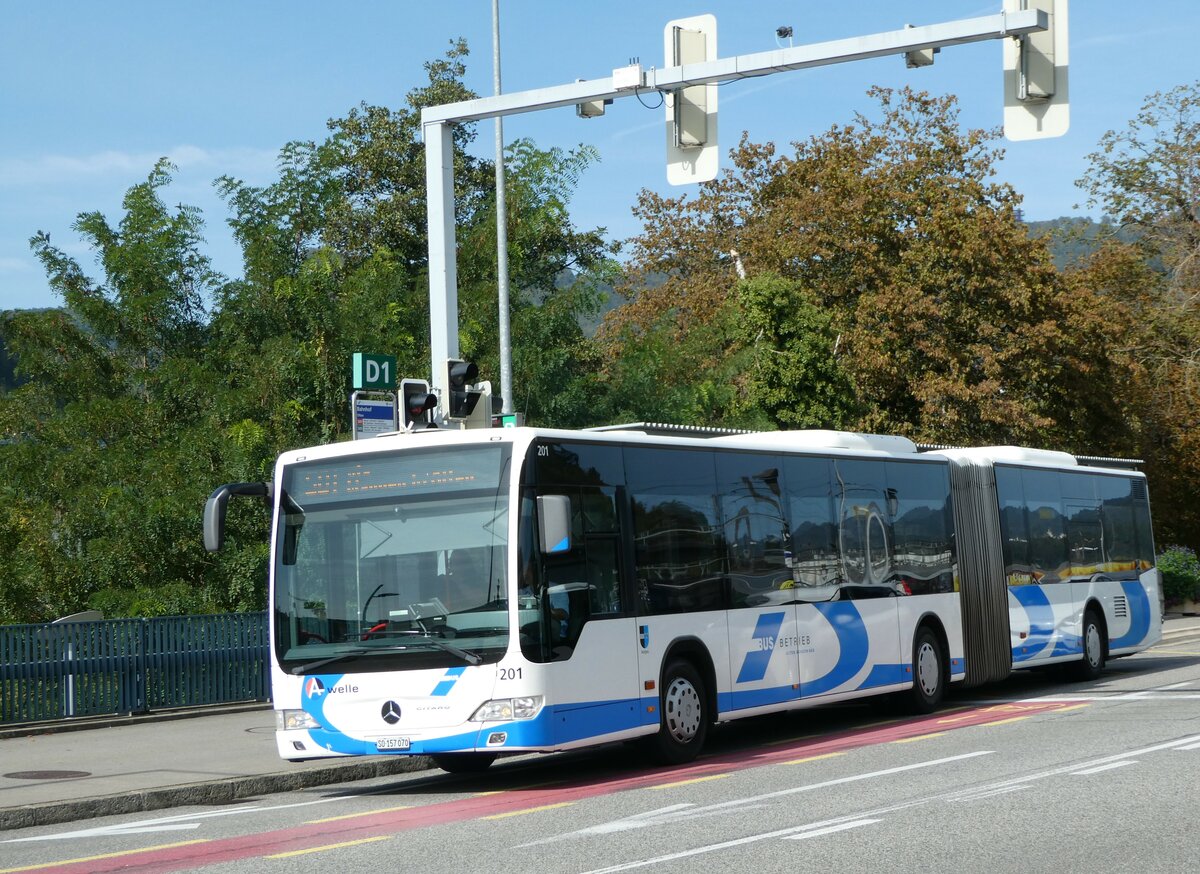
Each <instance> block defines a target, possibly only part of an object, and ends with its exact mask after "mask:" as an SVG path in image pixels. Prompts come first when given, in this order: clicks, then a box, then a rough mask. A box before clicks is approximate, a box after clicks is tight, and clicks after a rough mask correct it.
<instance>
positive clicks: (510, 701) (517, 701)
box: [471, 695, 542, 722]
mask: <svg viewBox="0 0 1200 874" xmlns="http://www.w3.org/2000/svg"><path fill="white" fill-rule="evenodd" d="M541 709H542V696H541V695H526V696H524V697H522V698H496V699H493V700H491V701H485V702H484V703H483V704H482V705H481V706H480V707H479V709H478V710H476V711H475V712H474V713H473V714H471V722H496V721H499V720H504V719H533V717H535V716H537V715H538V712H539V711H541Z"/></svg>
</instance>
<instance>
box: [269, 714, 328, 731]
mask: <svg viewBox="0 0 1200 874" xmlns="http://www.w3.org/2000/svg"><path fill="white" fill-rule="evenodd" d="M320 727H321V723H319V722H317V721H316V720H315V719H313V718H312V715H311V714H309V713H308V712H307V711H305V710H276V711H275V728H276V729H277V730H279V731H290V730H291V729H295V728H320Z"/></svg>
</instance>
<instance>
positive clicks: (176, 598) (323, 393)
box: [0, 42, 610, 621]
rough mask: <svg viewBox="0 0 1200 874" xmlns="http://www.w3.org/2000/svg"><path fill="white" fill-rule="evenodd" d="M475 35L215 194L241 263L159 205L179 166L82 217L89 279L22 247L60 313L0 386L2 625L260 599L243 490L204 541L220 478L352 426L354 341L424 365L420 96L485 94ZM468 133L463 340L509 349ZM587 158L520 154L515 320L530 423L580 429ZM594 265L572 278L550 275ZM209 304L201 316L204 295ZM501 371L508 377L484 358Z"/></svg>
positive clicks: (598, 254)
mask: <svg viewBox="0 0 1200 874" xmlns="http://www.w3.org/2000/svg"><path fill="white" fill-rule="evenodd" d="M465 58H466V46H465V44H463V43H462V42H456V43H452V44H451V47H450V49H449V51H448V52H447V54H446V56H445V57H444V58H442V59H439V60H436V61H433V62H430V63H429V64H427V65H426V72H427V74H428V82H427V83H426V84H424V85H422V86H421V87H418V88H416V89H414V90H413V91H412V92H410V93H409V95H408V97H407V100H406V102H405V104H404V106H403V107H402V108H400V109H398V110H390V109H387V108H383V107H373V106H366V105H362V106H359V107H356V108H354V109H352V110H351V111H350V112H349V114H348V115H347V116H346V117H344V118H341V119H335V120H332V121H331V122H330V123H329V130H330V134H329V136H328V138H327V139H326V140H325V141H323V142H320V143H316V142H294V143H289V144H287V145H286V146H284V148H283V149H282V150H281V151H280V154H279V163H278V174H277V178H276V179H275V180H274V181H273V182H271V183H270V184H268V185H264V186H251V185H247V184H246V183H244V182H242V181H240V180H237V179H233V178H230V177H222V178H220V179H218V180H217V182H216V185H217V188H218V190H219V191H220V193H221V194H222V195H223V196H224V198H225V200H226V202H227V204H228V205H229V210H230V217H229V224H230V227H231V228H232V230H233V233H234V237H235V239H236V240H237V242H238V243H239V244H240V246H241V249H242V256H243V275H242V276H241V277H240V278H238V279H235V280H229V279H227V278H225V277H222V276H219V275H217V274H216V273H214V272H213V270H212V268H211V265H210V263H209V260H208V258H207V256H206V255H205V254H204V252H203V238H202V233H203V222H202V219H201V216H200V214H199V213H198V211H196V210H195V209H193V208H191V207H187V206H178V207H168V206H167V205H166V203H165V202H164V196H163V195H164V191H165V189H166V187H167V186H168V185H169V183H170V179H171V169H172V168H171V167H170V165H168V164H167V163H166V162H160V163H159V164H158V165H157V166H155V168H154V169H153V171H152V172H151V173H150V175H149V177H148V178H147V179H146V181H144V182H142V183H139V184H137V185H134V186H133V187H132V188H130V189H129V192H128V194H127V195H126V197H125V200H124V202H123V204H122V213H121V217H120V219H119V220H118V221H117V222H116V223H115V224H112V223H110V222H109V220H108V219H107V218H106V217H105V216H103V215H101V214H100V213H95V212H93V213H83V214H81V215H80V216H79V218H78V220H77V222H76V224H75V230H76V231H77V232H78V233H79V235H80V236H81V237H82V238H83V240H84V242H85V243H87V244H88V246H89V247H90V248H91V249H92V251H93V252H94V253H95V256H96V266H97V269H98V271H99V277H100V278H99V279H93V278H92V277H91V276H89V275H88V273H87V271H85V269H84V268H83V267H82V266H81V265H80V264H79V263H78V262H77V261H76V260H75V259H74V258H73V257H71V256H70V255H68V254H67V253H66V252H64V251H63V250H62V249H61V248H59V247H57V246H55V245H52V244H51V243H50V240H49V238H48V237H46V236H45V235H40V234H39V235H38V236H36V237H35V238H34V239H33V240H32V245H33V248H34V251H35V253H36V254H37V256H38V257H39V259H40V260H41V262H42V264H43V266H44V268H45V270H46V274H47V276H48V277H49V280H50V283H51V286H52V287H53V288H54V290H55V291H56V292H57V293H58V294H59V295H60V296H61V297H62V299H63V302H64V304H65V306H64V307H63V308H61V309H53V310H45V311H40V312H23V313H18V314H15V315H13V316H12V317H11V318H9V319H7V321H6V325H5V331H4V335H5V339H6V344H7V347H8V349H9V350H11V352H12V353H13V354H14V355H15V356H16V357H17V359H18V362H19V372H18V376H20V377H21V378H23V379H25V380H27V382H25V384H23V385H21V386H19V387H17V388H15V389H14V390H11V391H8V392H6V393H5V394H3V395H0V465H2V466H3V469H4V470H5V473H6V477H5V478H4V481H2V482H0V550H3V554H4V555H5V562H4V565H3V568H2V569H0V621H39V620H46V619H51V618H54V617H55V616H59V615H64V614H66V613H70V612H75V611H77V610H80V609H84V608H88V607H91V608H97V609H101V610H103V611H104V612H105V614H106V615H109V616H120V615H155V614H163V613H185V612H203V611H225V610H244V609H256V608H261V607H262V605H263V603H264V596H265V581H266V574H265V569H266V560H267V554H266V549H267V547H266V541H267V535H268V533H269V532H268V530H267V514H266V513H265V511H264V509H263V507H262V506H261V505H256V504H252V503H250V502H245V501H240V502H234V504H233V505H232V506H231V507H230V515H229V519H228V529H227V533H228V538H227V547H226V549H225V550H223V551H222V552H221V553H218V554H217V555H215V556H210V555H208V554H207V553H205V552H204V551H203V549H202V547H201V543H200V523H201V518H200V517H201V510H202V508H203V505H204V501H205V498H206V497H207V496H208V494H209V493H210V492H211V491H212V489H213V488H214V487H215V486H216V485H218V484H220V483H222V482H227V481H234V480H257V479H269V478H270V477H271V474H272V465H273V462H274V459H275V457H276V456H277V455H278V453H279V452H281V451H282V450H284V449H287V448H291V447H296V446H305V445H312V444H315V443H323V442H328V441H334V440H339V439H344V438H345V437H346V436H347V435H346V432H347V430H348V425H349V414H348V409H347V400H348V397H349V389H350V385H349V381H350V373H349V370H350V368H349V362H350V358H351V354H352V353H353V352H354V351H364V350H366V351H374V352H386V353H388V354H393V355H396V356H397V358H398V361H399V366H400V369H401V372H404V373H410V374H414V375H421V374H428V372H429V366H430V363H429V360H428V351H427V350H428V348H429V337H428V331H429V327H428V325H429V320H428V292H427V288H428V277H427V275H426V274H427V269H426V241H425V205H424V146H423V143H422V142H421V131H420V109H421V107H422V106H426V105H430V104H433V103H441V102H446V101H451V100H463V99H467V98H470V97H473V96H474V95H473V94H471V92H470V91H469V90H468V89H467V88H466V87H465V86H464V84H463V82H462V77H463V74H464V72H465ZM473 136H474V133H473V129H472V128H471V127H470V126H462V127H459V128H456V130H455V132H454V141H455V163H456V172H457V186H458V187H457V190H456V213H457V218H458V221H459V226H460V230H459V234H460V241H461V242H462V248H461V252H460V264H459V273H460V276H461V277H462V278H463V282H462V284H461V288H460V306H461V309H462V314H463V319H462V323H463V336H462V338H461V345H462V346H463V348H464V350H467V351H469V352H470V353H471V354H472V355H474V356H477V357H479V358H480V359H481V360H484V361H494V360H495V359H496V357H497V351H496V336H495V329H494V323H495V321H496V316H495V309H496V297H495V280H494V276H495V272H496V265H495V255H494V252H495V244H494V241H495V217H496V210H495V205H494V191H493V183H494V170H493V168H492V166H491V164H490V162H488V161H484V160H481V159H479V158H475V157H471V156H470V155H468V154H467V153H466V151H465V147H466V146H467V145H469V143H470V141H471V139H472V137H473ZM595 158H596V155H595V153H594V151H592V150H590V149H587V148H583V147H581V148H580V149H578V150H575V151H569V152H568V151H562V150H540V149H538V148H537V147H536V146H535V145H534V144H532V143H529V142H524V141H521V142H517V143H515V144H513V145H512V146H511V147H510V151H509V160H510V162H511V163H510V165H509V175H508V178H509V180H510V191H509V197H508V202H509V204H510V213H509V239H510V253H511V255H512V260H513V269H512V271H511V272H512V276H513V284H514V288H515V292H514V294H513V316H514V318H513V325H514V335H515V340H516V346H517V348H518V349H522V350H529V351H522V353H521V354H520V355H519V356H518V357H517V364H518V367H519V368H520V373H521V376H522V379H523V385H526V386H530V387H532V388H533V393H532V394H531V395H530V396H529V398H528V404H527V407H526V409H527V410H528V411H529V412H530V419H531V420H532V421H539V420H540V421H546V420H547V417H553V418H556V419H558V420H560V421H563V422H567V423H575V424H580V423H582V417H581V414H580V410H581V409H584V408H586V404H587V398H586V393H585V392H584V391H583V390H580V389H575V388H573V386H575V385H576V384H577V383H578V382H580V381H581V380H585V379H586V374H587V372H588V371H587V366H586V362H588V361H589V356H591V354H592V353H591V352H590V350H589V349H588V348H587V343H586V341H585V338H584V337H583V335H582V332H581V330H580V328H579V318H578V316H579V314H580V313H584V312H589V311H592V310H593V309H594V307H595V305H596V298H595V295H594V293H593V292H591V291H589V287H590V286H589V284H588V283H589V279H588V277H589V273H590V272H595V274H596V275H597V276H602V275H603V273H604V271H605V270H606V269H608V255H609V254H610V248H609V247H608V246H607V245H606V244H605V243H604V240H603V234H602V232H601V230H599V229H597V230H592V231H583V230H579V229H577V228H575V227H574V226H573V225H572V224H571V220H570V215H569V211H568V203H569V200H570V194H571V192H572V190H573V188H574V184H575V182H576V181H577V180H578V178H579V174H580V173H582V172H583V171H584V170H585V169H586V167H587V166H588V165H589V164H590V163H591V162H592V161H593V160H595ZM567 269H570V270H573V271H575V272H577V273H579V274H582V276H583V279H582V280H581V281H580V282H578V283H575V284H574V285H573V286H572V287H568V288H564V289H560V288H559V287H558V286H559V282H558V281H557V280H558V279H559V277H560V276H562V275H563V274H564V271H566V270H567ZM206 305H207V306H209V307H210V308H209V309H206ZM493 372H494V369H493Z"/></svg>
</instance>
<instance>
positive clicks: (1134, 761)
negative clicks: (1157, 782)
mask: <svg viewBox="0 0 1200 874" xmlns="http://www.w3.org/2000/svg"><path fill="white" fill-rule="evenodd" d="M1137 761H1138V760H1137V759H1125V760H1123V761H1120V762H1109V763H1108V764H1107V765H1101V766H1100V767H1098V768H1087V769H1086V770H1083V771H1072V772H1071V774H1072V775H1073V776H1075V777H1087V776H1088V775H1090V774H1099V773H1100V772H1101V771H1111V770H1112V769H1113V768H1124V767H1125V766H1126V765H1136V764H1137Z"/></svg>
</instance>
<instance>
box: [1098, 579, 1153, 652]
mask: <svg viewBox="0 0 1200 874" xmlns="http://www.w3.org/2000/svg"><path fill="white" fill-rule="evenodd" d="M1121 588H1122V589H1124V590H1125V597H1126V598H1127V599H1128V601H1129V630H1128V631H1126V632H1125V633H1124V634H1122V635H1121V636H1120V637H1117V638H1113V639H1112V640H1110V641H1109V642H1108V645H1109V648H1111V649H1117V648H1119V647H1123V646H1135V645H1137V644H1139V643H1141V642H1142V641H1143V640H1145V639H1146V635H1147V634H1148V633H1149V631H1150V596H1149V595H1147V594H1146V589H1145V587H1143V586H1142V584H1141V583H1121Z"/></svg>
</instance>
